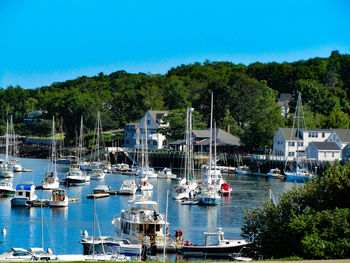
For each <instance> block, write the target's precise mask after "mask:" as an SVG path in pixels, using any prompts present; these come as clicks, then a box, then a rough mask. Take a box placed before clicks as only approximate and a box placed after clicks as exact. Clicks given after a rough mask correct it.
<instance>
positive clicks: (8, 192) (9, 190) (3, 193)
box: [0, 179, 16, 197]
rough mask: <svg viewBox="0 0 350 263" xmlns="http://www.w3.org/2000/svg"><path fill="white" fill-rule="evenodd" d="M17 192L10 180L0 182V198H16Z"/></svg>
mask: <svg viewBox="0 0 350 263" xmlns="http://www.w3.org/2000/svg"><path fill="white" fill-rule="evenodd" d="M15 193H16V190H15V189H13V187H12V182H11V181H9V180H8V179H5V180H3V181H0V197H8V196H14V195H15Z"/></svg>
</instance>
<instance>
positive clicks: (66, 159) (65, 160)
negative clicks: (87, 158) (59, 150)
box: [57, 155, 78, 164]
mask: <svg viewBox="0 0 350 263" xmlns="http://www.w3.org/2000/svg"><path fill="white" fill-rule="evenodd" d="M77 162H78V157H76V156H74V155H67V156H60V157H59V158H57V163H59V164H73V163H77Z"/></svg>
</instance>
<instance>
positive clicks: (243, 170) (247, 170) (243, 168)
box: [237, 165, 251, 175]
mask: <svg viewBox="0 0 350 263" xmlns="http://www.w3.org/2000/svg"><path fill="white" fill-rule="evenodd" d="M250 173H251V170H250V168H249V167H248V166H246V165H243V166H238V167H237V175H247V174H250Z"/></svg>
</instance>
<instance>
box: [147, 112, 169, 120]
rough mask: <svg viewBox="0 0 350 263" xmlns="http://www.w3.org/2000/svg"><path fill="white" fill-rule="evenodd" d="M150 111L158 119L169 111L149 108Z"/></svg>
mask: <svg viewBox="0 0 350 263" xmlns="http://www.w3.org/2000/svg"><path fill="white" fill-rule="evenodd" d="M149 113H150V114H151V116H152V118H153V119H154V120H155V121H156V120H159V119H161V118H162V117H163V115H164V114H166V113H168V112H167V111H164V110H149Z"/></svg>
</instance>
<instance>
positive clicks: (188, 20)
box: [0, 0, 350, 88]
mask: <svg viewBox="0 0 350 263" xmlns="http://www.w3.org/2000/svg"><path fill="white" fill-rule="evenodd" d="M349 14H350V1H348V0H318V1H316V0H315V1H314V0H293V1H290V0H284V1H281V0H279V1H277V0H265V1H263V0H216V1H205V0H201V1H197V0H175V1H174V0H173V1H167V0H163V1H158V0H138V1H136V0H124V1H120V0H96V1H92V0H84V1H81V0H0V87H2V88H6V87H7V86H8V85H14V86H15V85H20V86H21V87H23V88H37V87H41V86H44V85H50V84H51V83H52V82H56V81H65V80H68V79H74V78H76V77H79V76H81V75H87V76H93V75H97V74H98V73H99V72H104V73H105V74H110V73H111V72H114V71H117V70H126V71H127V72H132V73H138V72H144V73H162V74H163V73H166V72H167V71H168V70H169V69H170V68H171V67H175V66H178V65H181V64H189V63H194V62H204V61H205V60H206V59H209V60H210V61H230V62H233V63H235V64H238V63H243V64H246V65H248V64H250V63H253V62H256V61H260V62H271V61H276V62H283V61H288V62H291V61H297V60H300V59H308V58H312V57H328V56H329V55H330V52H331V51H332V50H339V51H340V53H342V54H344V53H347V54H350V15H349Z"/></svg>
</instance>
